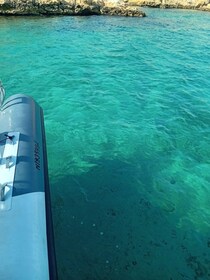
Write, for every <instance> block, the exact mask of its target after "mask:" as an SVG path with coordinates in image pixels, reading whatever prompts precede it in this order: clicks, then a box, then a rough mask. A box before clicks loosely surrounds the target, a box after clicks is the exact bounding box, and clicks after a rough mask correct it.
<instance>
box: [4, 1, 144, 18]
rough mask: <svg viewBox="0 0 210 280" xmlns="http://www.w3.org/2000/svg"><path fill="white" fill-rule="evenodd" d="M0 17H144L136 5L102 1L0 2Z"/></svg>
mask: <svg viewBox="0 0 210 280" xmlns="http://www.w3.org/2000/svg"><path fill="white" fill-rule="evenodd" d="M0 15H72V16H88V15H120V16H132V17H145V16H146V15H145V13H144V12H142V11H141V10H140V8H139V7H138V6H136V5H127V4H124V3H121V1H120V2H116V1H114V2H108V1H103V0H95V1H94V0H93V1H92V0H79V1H78V0H0Z"/></svg>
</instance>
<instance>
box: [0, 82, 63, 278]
mask: <svg viewBox="0 0 210 280" xmlns="http://www.w3.org/2000/svg"><path fill="white" fill-rule="evenodd" d="M4 94H5V93H4V89H3V87H1V86H0V102H1V103H2V104H0V106H1V107H0V279H1V280H35V279H36V280H47V279H50V280H51V279H53V280H54V279H57V272H56V261H55V250H54V240H53V226H52V216H51V207H50V192H49V182H48V168H47V154H46V141H45V131H44V120H43V111H42V109H41V107H40V106H39V105H38V104H37V103H36V102H35V101H34V100H33V99H32V98H31V97H28V96H26V95H22V94H17V95H13V96H11V97H10V98H8V99H7V100H6V101H4V102H3V99H4Z"/></svg>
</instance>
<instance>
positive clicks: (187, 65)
mask: <svg viewBox="0 0 210 280" xmlns="http://www.w3.org/2000/svg"><path fill="white" fill-rule="evenodd" d="M146 13H147V15H148V17H147V18H144V19H142V18H140V19H138V18H123V17H122V18H121V17H96V16H93V17H41V18H39V17H26V18H24V17H17V18H16V17H1V18H0V78H1V80H2V81H3V83H4V85H5V87H6V90H7V93H8V95H11V94H14V93H20V92H21V93H26V94H29V95H32V96H33V97H34V98H35V99H36V100H37V101H38V102H39V103H40V105H41V106H42V107H43V108H44V111H45V122H46V133H47V145H48V157H49V172H50V185H51V191H52V205H53V219H54V224H55V241H56V252H57V261H58V272H59V279H65V280H66V279H72V280H108V279H109V280H179V279H184V280H189V279H205V280H206V279H210V64H209V62H210V40H209V38H210V14H209V13H205V12H195V11H179V10H152V9H150V10H146Z"/></svg>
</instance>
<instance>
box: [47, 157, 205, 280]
mask: <svg viewBox="0 0 210 280" xmlns="http://www.w3.org/2000/svg"><path fill="white" fill-rule="evenodd" d="M95 164H96V165H95V167H93V168H92V169H91V170H90V171H89V172H87V173H83V174H80V175H78V176H75V175H74V176H73V175H72V176H71V175H66V177H61V178H59V179H58V180H57V181H55V182H52V184H51V187H52V189H53V196H52V199H53V203H52V204H53V213H54V224H55V239H56V251H57V259H58V272H59V279H61V280H65V279H72V280H108V279H109V280H118V279H119V280H137V279H138V280H139V279H141V280H159V279H161V280H162V279H168V280H179V279H207V278H208V277H207V275H208V273H209V272H210V267H207V266H206V264H204V262H207V257H209V255H208V254H209V253H208V251H207V253H206V251H205V250H204V251H203V252H202V253H203V255H202V256H201V257H199V256H198V254H199V252H198V251H197V250H196V249H195V248H196V246H197V245H195V246H194V247H195V248H194V247H193V244H192V243H193V242H195V241H192V240H194V239H195V238H196V237H192V235H191V233H190V232H189V231H188V232H184V231H181V230H180V229H178V228H177V227H176V221H175V219H176V218H174V217H173V214H171V213H166V212H165V211H164V210H163V209H160V208H159V207H158V206H157V205H154V202H152V201H153V200H151V199H150V198H151V195H152V191H153V190H152V181H153V178H152V177H153V176H154V172H155V170H153V168H152V167H151V166H150V164H149V162H147V161H146V160H144V161H142V162H141V163H140V164H139V165H138V164H130V163H128V162H123V161H120V160H99V161H98V162H95ZM189 236H190V237H189ZM191 241H192V242H191ZM196 242H197V241H196ZM209 242H210V241H209ZM205 245H206V244H205ZM190 246H191V247H190ZM209 246H210V245H209ZM207 250H209V248H207ZM201 258H202V261H201ZM205 277H207V278H205Z"/></svg>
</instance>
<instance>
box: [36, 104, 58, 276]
mask: <svg viewBox="0 0 210 280" xmlns="http://www.w3.org/2000/svg"><path fill="white" fill-rule="evenodd" d="M40 120H41V127H42V143H43V160H44V180H45V206H46V223H47V225H46V226H47V244H48V262H49V276H50V280H57V279H58V274H57V264H56V254H55V242H54V231H53V220H52V210H51V197H50V186H49V176H48V161H47V147H46V138H45V126H44V114H43V110H42V108H40Z"/></svg>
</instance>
